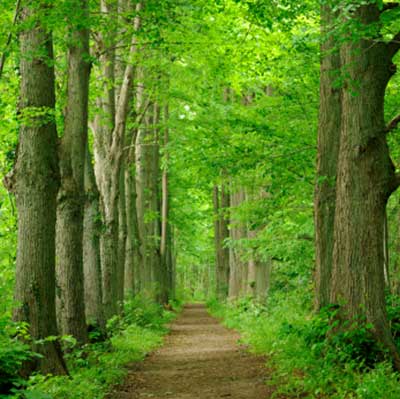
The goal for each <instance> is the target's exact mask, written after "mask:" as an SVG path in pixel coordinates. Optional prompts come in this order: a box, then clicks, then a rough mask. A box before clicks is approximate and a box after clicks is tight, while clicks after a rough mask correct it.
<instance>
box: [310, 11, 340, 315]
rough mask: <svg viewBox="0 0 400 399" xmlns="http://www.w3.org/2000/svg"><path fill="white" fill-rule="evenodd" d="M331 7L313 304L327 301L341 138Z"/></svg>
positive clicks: (324, 48)
mask: <svg viewBox="0 0 400 399" xmlns="http://www.w3.org/2000/svg"><path fill="white" fill-rule="evenodd" d="M336 17H337V16H336V15H334V13H333V11H332V10H331V7H330V6H328V5H323V6H322V7H321V24H322V32H321V33H322V40H323V43H322V45H321V54H322V55H321V56H322V59H321V77H320V108H319V126H318V159H317V177H316V184H315V195H314V222H315V249H316V251H315V261H316V272H315V285H316V294H315V307H316V309H317V310H319V309H321V308H322V307H324V306H327V305H328V304H329V291H330V286H331V274H332V253H333V229H334V218H335V201H336V199H335V196H336V170H337V158H338V153H339V142H340V125H341V112H342V106H341V89H340V88H337V87H336V88H335V81H337V79H338V77H339V73H340V66H341V65H340V54H339V50H335V46H336V41H335V38H334V37H333V36H332V33H331V30H332V27H333V24H334V22H335V18H336Z"/></svg>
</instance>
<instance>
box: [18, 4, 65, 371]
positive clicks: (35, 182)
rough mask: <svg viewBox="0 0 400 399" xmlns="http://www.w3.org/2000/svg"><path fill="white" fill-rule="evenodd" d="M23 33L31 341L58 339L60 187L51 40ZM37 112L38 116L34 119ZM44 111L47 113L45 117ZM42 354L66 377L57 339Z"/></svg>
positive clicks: (23, 233) (23, 211)
mask: <svg viewBox="0 0 400 399" xmlns="http://www.w3.org/2000/svg"><path fill="white" fill-rule="evenodd" d="M35 12H36V11H35V9H34V8H32V9H31V8H30V6H28V5H26V4H25V5H24V7H23V8H22V10H21V21H22V22H26V21H31V19H32V18H35V17H36V15H35ZM22 26H26V27H25V28H24V29H25V30H23V31H22V32H21V33H20V50H21V56H20V59H21V63H20V73H21V89H20V93H21V95H20V98H21V102H20V113H21V115H22V116H23V119H22V121H21V128H20V134H19V144H18V153H17V161H16V165H15V193H16V201H17V208H18V248H17V263H16V284H15V301H16V303H17V304H18V307H17V308H16V309H15V313H14V319H15V320H16V321H24V322H27V323H29V332H30V334H31V336H32V339H33V340H40V339H44V338H46V337H48V336H54V335H57V322H56V310H55V226H56V197H57V191H58V188H59V170H58V160H57V132H56V125H55V119H54V118H55V89H54V68H53V66H52V65H53V62H52V60H53V46H52V37H51V34H50V33H49V32H48V30H45V29H43V28H42V27H41V25H40V19H39V15H38V16H37V20H36V23H35V24H32V23H29V24H27V25H22ZM35 112H37V116H35ZM43 113H44V114H45V115H44V116H43ZM33 349H34V350H35V351H37V352H39V353H40V354H42V357H41V358H39V359H37V360H36V362H37V366H38V367H39V369H40V370H41V372H42V373H44V374H47V373H51V374H65V373H66V366H65V363H64V361H63V358H62V354H61V350H60V345H59V343H58V342H57V341H50V342H45V343H43V344H34V348H33Z"/></svg>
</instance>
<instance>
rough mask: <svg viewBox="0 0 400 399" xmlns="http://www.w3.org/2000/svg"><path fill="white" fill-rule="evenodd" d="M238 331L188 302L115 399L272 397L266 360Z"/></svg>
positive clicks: (130, 373) (133, 371)
mask: <svg viewBox="0 0 400 399" xmlns="http://www.w3.org/2000/svg"><path fill="white" fill-rule="evenodd" d="M238 339H239V335H238V334H237V333H236V332H234V331H231V330H228V329H226V328H224V327H223V326H222V325H221V324H220V323H219V322H218V321H217V320H216V319H214V318H212V317H211V316H210V315H209V314H208V313H207V310H206V308H205V306H204V305H188V306H186V307H185V309H184V311H183V312H182V314H181V315H180V317H179V318H178V319H177V320H176V321H175V322H174V323H173V324H172V325H171V333H170V334H169V335H168V336H167V337H166V339H165V344H164V346H163V347H162V348H160V349H159V350H157V351H155V352H154V353H153V354H151V355H150V356H149V357H147V358H146V359H145V361H144V362H143V363H141V364H139V365H136V366H133V367H134V368H133V369H132V370H131V371H130V372H129V375H128V376H127V378H126V381H125V383H124V384H123V385H122V386H120V387H119V388H118V389H117V391H116V392H114V393H113V394H112V395H111V396H110V397H109V398H110V399H142V398H153V399H161V398H163V399H164V398H171V399H218V398H229V399H267V398H269V397H270V394H271V391H270V389H269V388H268V387H267V386H266V385H265V380H266V379H267V369H266V368H265V359H264V358H263V357H260V356H254V355H252V354H249V353H248V352H246V350H245V349H244V348H243V347H240V346H239V344H238V342H237V341H238Z"/></svg>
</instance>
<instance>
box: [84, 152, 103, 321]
mask: <svg viewBox="0 0 400 399" xmlns="http://www.w3.org/2000/svg"><path fill="white" fill-rule="evenodd" d="M85 193H86V203H85V216H84V223H83V229H84V230H83V265H84V282H85V290H84V291H85V311H86V319H87V321H88V323H89V324H94V325H97V326H100V328H104V327H105V320H104V312H103V302H102V301H103V294H102V280H101V260H100V233H101V228H102V225H101V214H100V204H99V197H100V194H99V191H98V189H97V185H96V179H95V176H94V170H93V166H92V160H91V156H90V153H89V150H87V151H86V160H85Z"/></svg>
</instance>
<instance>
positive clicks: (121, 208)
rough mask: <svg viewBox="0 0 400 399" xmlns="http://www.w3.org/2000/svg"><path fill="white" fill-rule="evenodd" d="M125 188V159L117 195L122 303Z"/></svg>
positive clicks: (120, 295) (124, 255)
mask: <svg viewBox="0 0 400 399" xmlns="http://www.w3.org/2000/svg"><path fill="white" fill-rule="evenodd" d="M125 190H126V187H125V157H124V162H123V165H122V167H121V171H120V182H119V195H118V200H119V203H118V212H119V220H118V229H119V234H118V281H117V283H118V287H117V294H118V302H119V303H123V301H124V291H125V261H126V248H127V235H128V231H127V230H128V227H127V224H126V212H127V211H126V192H125Z"/></svg>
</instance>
